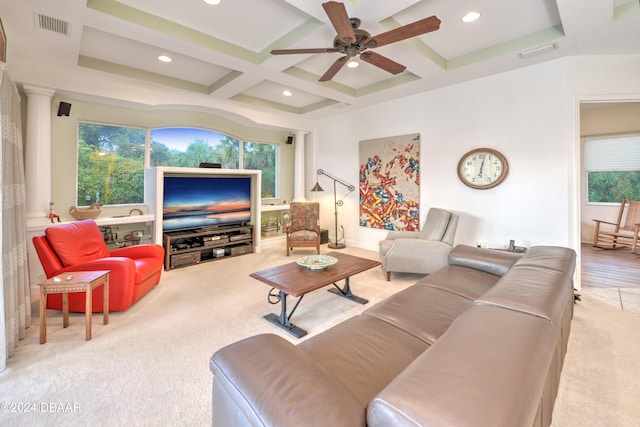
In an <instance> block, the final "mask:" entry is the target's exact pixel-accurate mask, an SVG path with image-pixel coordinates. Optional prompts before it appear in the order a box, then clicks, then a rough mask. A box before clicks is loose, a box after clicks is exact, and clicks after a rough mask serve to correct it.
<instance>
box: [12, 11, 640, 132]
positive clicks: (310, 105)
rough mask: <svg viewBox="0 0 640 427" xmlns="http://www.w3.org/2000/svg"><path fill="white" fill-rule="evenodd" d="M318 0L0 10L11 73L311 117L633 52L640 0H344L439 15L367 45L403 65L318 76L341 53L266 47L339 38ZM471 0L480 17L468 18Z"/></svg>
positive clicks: (379, 15)
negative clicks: (423, 30) (427, 26)
mask: <svg viewBox="0 0 640 427" xmlns="http://www.w3.org/2000/svg"><path fill="white" fill-rule="evenodd" d="M322 3H323V1H322V0H222V3H221V4H220V5H218V6H211V5H207V4H206V3H204V2H203V0H173V1H172V0H163V1H158V0H119V1H115V0H64V1H62V0H57V1H51V0H20V1H17V0H0V18H1V19H2V23H3V25H4V29H5V33H6V37H7V63H8V64H9V67H10V70H12V73H13V77H14V80H16V81H18V82H19V83H25V84H27V83H28V84H38V85H44V86H49V87H51V88H53V89H56V90H57V91H58V93H59V94H63V95H67V96H83V97H95V98H96V99H102V100H107V101H108V100H110V101H114V102H116V101H122V102H136V103H139V104H142V105H149V106H152V105H153V106H158V105H183V106H187V105H188V106H192V107H193V106H199V107H202V108H207V107H208V108H215V109H222V110H225V109H228V110H230V111H234V110H235V111H246V110H252V111H260V112H264V113H269V114H273V113H277V114H283V113H286V114H289V115H294V116H299V117H304V118H309V119H313V118H317V117H322V116H326V115H331V114H339V113H340V112H342V111H345V110H348V109H354V108H358V107H362V106H366V105H370V104H373V103H377V102H381V101H385V100H389V99H393V98H398V97H403V96H407V95H411V94H415V93H418V92H423V91H428V90H432V89H436V88H439V87H443V86H446V85H451V84H455V83H458V82H462V81H466V80H470V79H475V78H478V77H482V76H486V75H489V74H494V73H499V72H503V71H507V70H511V69H515V68H518V67H524V66H528V65H530V64H534V63H537V62H541V61H548V60H552V59H555V58H559V57H563V56H568V55H601V54H631V53H635V54H637V53H640V2H639V0H510V1H505V0H476V1H474V2H466V1H460V0H459V1H455V0H393V1H390V0H346V1H344V5H345V7H346V10H347V13H348V15H349V16H350V17H357V18H359V19H360V20H361V21H362V24H361V26H360V28H362V29H365V30H366V31H368V32H369V33H371V34H372V35H377V34H380V33H383V32H386V31H388V30H390V29H393V28H397V27H399V26H402V25H406V24H409V23H412V22H414V21H417V20H420V19H422V18H426V17H429V16H432V15H435V16H437V17H438V18H439V19H440V20H441V21H442V22H441V25H440V28H439V29H438V30H437V31H434V32H430V33H427V34H424V35H420V36H417V37H413V38H410V39H407V40H403V41H399V42H396V43H392V44H389V45H385V46H381V47H378V48H376V49H375V52H376V53H378V54H381V55H384V56H385V57H387V58H389V59H392V60H393V61H395V62H398V63H400V64H402V65H405V66H406V70H405V71H403V72H401V73H399V74H397V75H393V74H390V73H388V72H387V71H384V70H383V69H381V68H378V67H376V66H374V65H371V64H369V63H366V62H363V61H358V62H359V63H360V64H359V66H358V67H356V68H353V69H352V68H347V67H344V68H342V69H341V70H340V71H339V72H338V73H337V74H336V75H335V77H334V78H333V79H332V80H331V81H328V82H320V81H318V79H319V78H320V76H322V75H323V73H324V72H325V71H326V70H327V69H328V68H329V67H330V65H331V64H332V63H333V62H334V61H335V60H336V59H338V58H339V57H340V56H341V54H339V53H335V52H334V53H316V54H295V55H272V54H271V53H270V52H271V50H273V49H297V48H331V47H333V38H334V37H335V35H336V30H335V29H334V27H333V25H332V24H331V22H330V21H329V19H328V17H327V15H326V13H325V11H324V10H323V7H322ZM471 10H474V11H477V12H480V14H481V15H480V19H478V20H477V21H475V22H472V23H467V24H465V23H463V22H462V21H461V18H462V16H463V15H464V14H465V13H467V12H469V11H471ZM538 49H540V51H539V52H538V51H537V50H538ZM547 49H548V51H547ZM529 50H533V51H532V52H531V53H532V54H531V55H530V56H528V55H527V53H526V52H527V51H529ZM159 55H166V56H169V57H171V58H172V61H171V62H169V63H163V62H160V61H159V60H158V59H157V58H158V56H159ZM523 56H524V57H523ZM356 59H357V57H356ZM127 88H135V90H134V91H133V92H134V93H132V91H131V90H126V89H127ZM284 90H288V91H290V92H291V96H284V95H283V91H284Z"/></svg>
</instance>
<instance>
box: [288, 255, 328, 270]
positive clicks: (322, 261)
mask: <svg viewBox="0 0 640 427" xmlns="http://www.w3.org/2000/svg"><path fill="white" fill-rule="evenodd" d="M337 262H338V259H337V258H334V257H332V256H327V255H307V256H303V257H300V258H298V259H297V261H296V263H297V264H298V265H301V266H302V267H306V268H308V269H309V270H322V269H323V268H327V267H329V266H330V265H334V264H336V263H337Z"/></svg>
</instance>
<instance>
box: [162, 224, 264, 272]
mask: <svg viewBox="0 0 640 427" xmlns="http://www.w3.org/2000/svg"><path fill="white" fill-rule="evenodd" d="M163 244H164V251H165V260H164V268H165V270H171V269H173V268H178V267H186V266H189V265H194V264H199V263H201V262H207V261H215V260H217V259H221V258H226V257H230V256H238V255H245V254H250V253H253V248H254V227H253V225H251V224H238V225H223V226H219V227H207V228H201V229H191V230H175V231H167V232H165V233H164V235H163Z"/></svg>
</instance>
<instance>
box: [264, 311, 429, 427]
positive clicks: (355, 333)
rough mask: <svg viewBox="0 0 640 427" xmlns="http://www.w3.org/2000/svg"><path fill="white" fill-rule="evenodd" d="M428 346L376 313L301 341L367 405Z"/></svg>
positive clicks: (358, 317) (303, 347) (315, 357)
mask: <svg viewBox="0 0 640 427" xmlns="http://www.w3.org/2000/svg"><path fill="white" fill-rule="evenodd" d="M428 347H429V344H427V343H426V342H424V341H421V340H419V339H417V338H415V337H414V336H412V335H409V334H407V333H406V332H404V331H402V330H400V329H398V328H396V327H395V326H393V325H391V324H389V323H387V322H383V321H381V320H379V319H376V318H375V317H373V316H355V317H352V318H350V319H348V320H346V321H344V322H342V323H340V324H338V325H336V326H334V327H332V328H331V329H329V330H327V331H325V332H322V333H320V334H318V335H316V336H314V337H313V339H310V340H306V341H304V342H302V343H300V344H298V348H299V349H301V350H302V351H304V352H305V353H307V354H308V355H309V356H310V357H311V358H312V359H313V360H315V361H316V362H317V363H318V364H320V365H322V366H323V367H324V368H325V369H326V370H327V371H328V372H330V373H331V374H333V375H334V376H335V378H337V379H338V380H339V381H340V382H341V383H343V384H344V387H345V388H346V389H348V390H350V391H351V393H352V394H353V395H355V396H356V397H357V398H358V400H359V401H360V402H361V403H362V406H363V407H366V405H367V404H368V403H369V401H370V400H371V399H372V398H373V397H374V396H375V395H376V394H378V393H379V392H380V390H382V389H383V388H384V387H386V386H387V385H388V384H389V382H391V380H392V379H393V378H395V377H396V376H397V375H398V374H399V373H400V372H402V370H403V369H404V368H406V367H407V365H409V363H411V361H413V360H414V359H415V358H416V357H417V356H418V355H419V354H421V353H422V352H423V351H424V350H425V349H426V348H428ZM273 401H274V402H276V401H277V400H273ZM326 408H329V407H328V406H327V407H326ZM331 411H333V409H332V410H331ZM299 425H303V424H299ZM324 425H327V426H328V425H332V424H331V423H328V422H327V423H325V424H324Z"/></svg>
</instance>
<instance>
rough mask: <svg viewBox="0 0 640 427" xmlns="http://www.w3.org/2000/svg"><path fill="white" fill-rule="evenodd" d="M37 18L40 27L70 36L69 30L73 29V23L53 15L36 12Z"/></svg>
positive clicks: (37, 24)
mask: <svg viewBox="0 0 640 427" xmlns="http://www.w3.org/2000/svg"><path fill="white" fill-rule="evenodd" d="M35 18H36V26H37V27H38V28H40V29H43V30H48V31H53V32H54V33H58V34H63V35H65V36H69V30H70V29H71V24H70V23H69V22H67V21H63V20H62V19H58V18H54V17H52V16H47V15H43V14H42V13H38V12H35Z"/></svg>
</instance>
